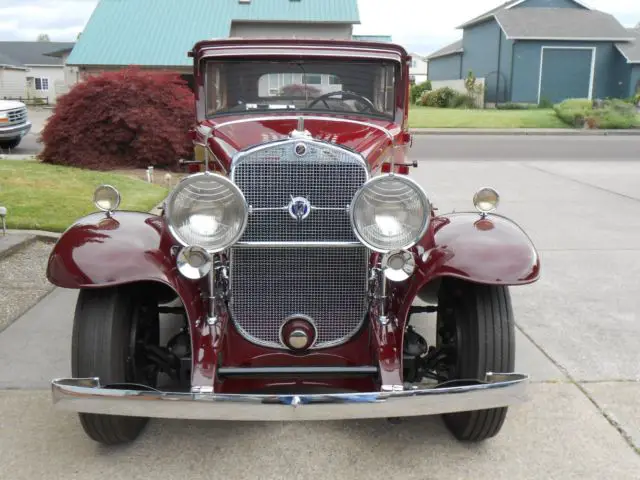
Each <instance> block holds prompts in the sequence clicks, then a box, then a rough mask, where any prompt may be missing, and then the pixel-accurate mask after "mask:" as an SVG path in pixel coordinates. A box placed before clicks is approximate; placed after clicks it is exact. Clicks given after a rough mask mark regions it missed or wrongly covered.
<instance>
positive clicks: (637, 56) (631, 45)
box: [616, 28, 640, 63]
mask: <svg viewBox="0 0 640 480" xmlns="http://www.w3.org/2000/svg"><path fill="white" fill-rule="evenodd" d="M628 31H629V33H630V34H631V35H632V36H633V37H634V38H635V40H634V41H633V42H627V43H616V47H617V48H618V50H619V51H620V53H621V54H622V55H623V56H624V58H625V59H626V60H627V63H640V28H629V29H628Z"/></svg>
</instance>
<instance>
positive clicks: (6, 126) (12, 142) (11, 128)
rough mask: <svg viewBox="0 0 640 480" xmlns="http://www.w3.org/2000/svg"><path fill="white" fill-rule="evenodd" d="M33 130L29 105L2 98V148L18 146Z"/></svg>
mask: <svg viewBox="0 0 640 480" xmlns="http://www.w3.org/2000/svg"><path fill="white" fill-rule="evenodd" d="M30 131H31V122H30V121H29V118H28V114H27V106H26V105H25V104H24V103H22V102H15V101H13V100H0V150H11V149H13V148H16V147H17V146H18V145H19V144H20V142H21V141H22V138H23V137H24V136H25V135H26V134H27V133H29V132H30Z"/></svg>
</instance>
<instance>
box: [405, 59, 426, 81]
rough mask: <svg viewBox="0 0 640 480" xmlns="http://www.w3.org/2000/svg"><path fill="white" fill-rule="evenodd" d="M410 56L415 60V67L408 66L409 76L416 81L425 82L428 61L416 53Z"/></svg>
mask: <svg viewBox="0 0 640 480" xmlns="http://www.w3.org/2000/svg"><path fill="white" fill-rule="evenodd" d="M412 58H413V61H414V62H415V67H410V68H409V76H410V77H413V79H414V80H415V82H416V83H422V82H425V81H426V80H427V77H428V73H429V66H428V63H427V62H425V61H424V60H422V59H421V58H419V57H418V56H416V55H413V56H412Z"/></svg>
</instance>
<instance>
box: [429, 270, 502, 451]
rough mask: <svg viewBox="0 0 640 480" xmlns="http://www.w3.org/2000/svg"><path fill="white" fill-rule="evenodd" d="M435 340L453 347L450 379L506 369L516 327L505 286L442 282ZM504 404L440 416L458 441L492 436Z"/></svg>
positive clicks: (499, 423) (498, 427) (482, 376)
mask: <svg viewBox="0 0 640 480" xmlns="http://www.w3.org/2000/svg"><path fill="white" fill-rule="evenodd" d="M438 342H440V343H445V344H446V343H449V344H450V345H451V346H452V347H453V346H455V348H452V349H451V351H452V352H454V353H453V355H452V358H451V360H452V362H451V363H450V365H449V366H450V370H449V373H450V375H449V378H450V379H452V380H453V379H477V380H484V379H485V375H486V373H487V372H500V373H510V372H513V370H514V367H515V326H514V320H513V310H512V306H511V296H510V294H509V289H508V287H506V286H494V285H479V284H473V283H469V282H465V281H462V280H455V279H448V280H447V281H445V282H443V284H442V289H441V290H440V298H439V305H438ZM507 410H508V408H507V407H503V408H493V409H489V410H476V411H468V412H459V413H452V414H445V415H443V420H444V423H445V425H446V426H447V428H448V429H449V431H450V432H451V433H452V434H453V435H454V436H455V437H456V438H457V439H458V440H461V441H467V442H480V441H483V440H486V439H488V438H492V437H494V436H496V435H497V434H498V433H499V432H500V430H501V429H502V426H503V424H504V421H505V418H506V416H507Z"/></svg>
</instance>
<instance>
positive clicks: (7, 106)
mask: <svg viewBox="0 0 640 480" xmlns="http://www.w3.org/2000/svg"><path fill="white" fill-rule="evenodd" d="M25 107H26V105H25V104H24V103H22V102H14V101H13V100H0V111H5V110H14V109H16V108H25Z"/></svg>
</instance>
